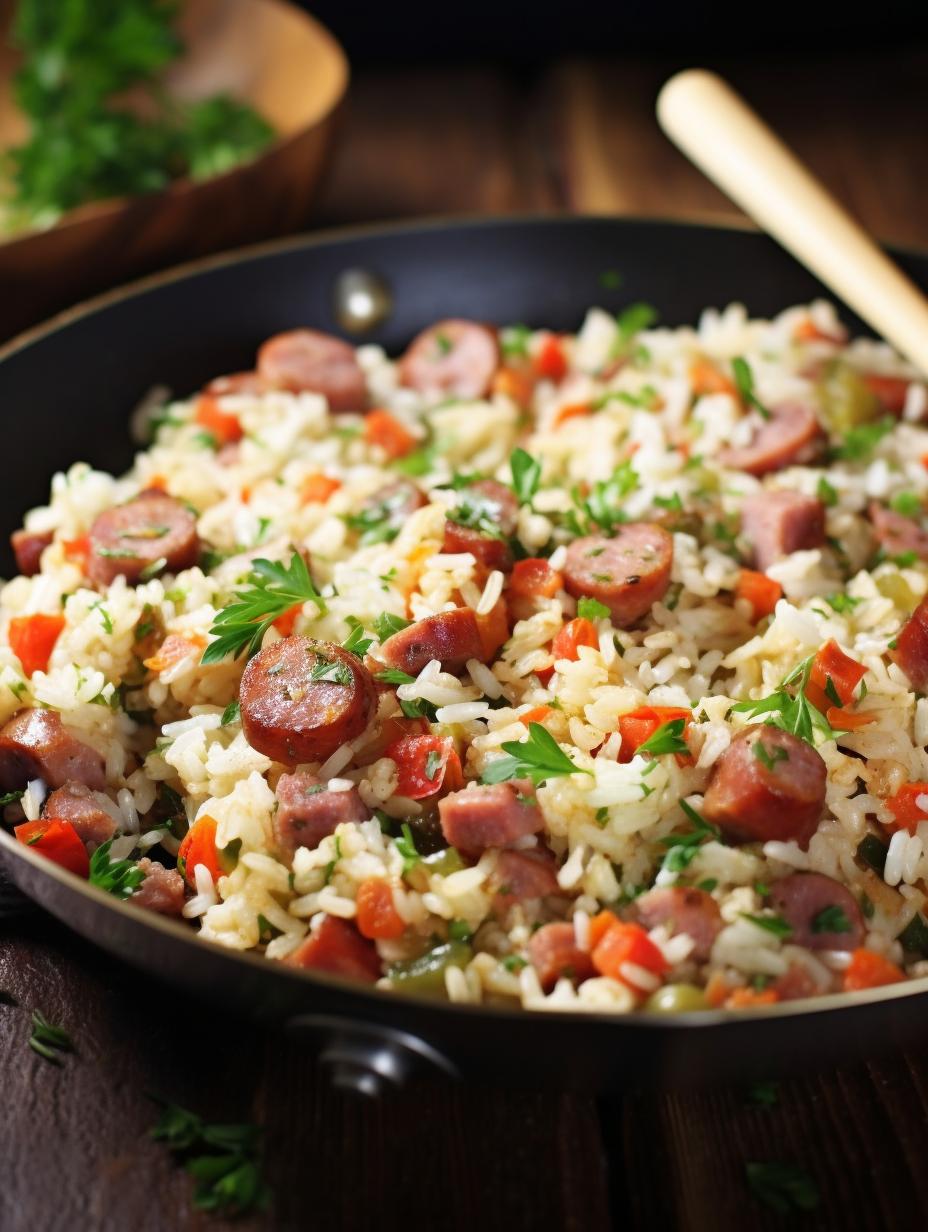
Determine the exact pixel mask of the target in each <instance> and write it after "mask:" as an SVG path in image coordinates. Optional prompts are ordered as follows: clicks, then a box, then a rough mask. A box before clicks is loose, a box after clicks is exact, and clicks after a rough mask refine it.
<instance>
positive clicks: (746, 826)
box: [703, 724, 826, 849]
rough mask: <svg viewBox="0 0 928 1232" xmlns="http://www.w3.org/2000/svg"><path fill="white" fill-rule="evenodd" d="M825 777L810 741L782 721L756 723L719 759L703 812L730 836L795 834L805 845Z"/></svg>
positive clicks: (761, 838) (752, 838)
mask: <svg viewBox="0 0 928 1232" xmlns="http://www.w3.org/2000/svg"><path fill="white" fill-rule="evenodd" d="M755 749H756V750H757V751H756V752H755ZM825 778H826V770H825V763H824V762H823V761H822V758H821V754H819V753H817V752H816V750H815V749H813V748H812V746H811V745H810V744H806V742H805V741H804V740H800V738H799V737H798V736H794V735H792V733H790V732H786V731H781V730H780V728H779V727H768V726H766V725H763V724H753V725H752V726H751V727H746V728H744V730H743V731H740V732H738V734H737V736H735V738H734V739H733V740H732V742H731V744H730V745H729V746H728V748H727V749H726V750H725V752H724V753H723V754H722V756H721V757H720V758H719V759H718V761H717V762H716V763H715V766H714V767H713V770H712V777H711V778H710V780H709V785H708V787H707V788H706V794H705V798H704V800H703V813H704V814H705V815H706V817H707V818H708V819H709V820H710V821H712V822H714V823H715V824H716V825H717V826H720V827H721V828H722V830H724V831H725V834H726V835H727V836H728V837H729V838H733V839H738V840H742V841H744V842H758V843H764V842H767V841H768V840H771V839H776V840H779V841H782V842H788V841H789V840H790V839H796V841H797V842H798V843H799V845H800V847H802V848H803V849H805V848H806V847H808V845H809V839H810V838H811V837H812V835H813V834H814V833H815V830H816V827H817V826H818V822H819V818H820V817H821V815H822V806H823V805H824V803H825Z"/></svg>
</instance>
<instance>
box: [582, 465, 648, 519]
mask: <svg viewBox="0 0 928 1232" xmlns="http://www.w3.org/2000/svg"><path fill="white" fill-rule="evenodd" d="M638 485H639V479H638V472H637V471H636V470H635V468H634V467H633V466H632V464H631V462H630V461H629V460H628V459H627V458H626V459H625V461H624V462H622V463H621V465H620V466H618V467H617V468H616V470H615V471H614V472H613V475H612V477H611V479H599V480H597V481H596V483H594V484H593V488H592V490H591V492H590V494H589V496H588V497H587V498H586V500H585V501H581V502H579V503H580V508H581V510H582V511H583V512H584V513H585V514H586V515H587V517H588V518H589V519H590V521H592V522H595V523H596V525H597V526H599V527H600V529H601V530H603V531H604V532H605V533H606V534H609V533H610V532H612V531H613V530H615V528H616V527H617V526H620V525H621V524H622V523H623V522H627V521H628V516H627V514H626V513H625V512H624V510H623V509H621V507H620V506H621V502H622V501H623V500H624V499H625V497H626V496H629V495H630V494H631V493H632V492H634V491H635V489H636V488H637V487H638Z"/></svg>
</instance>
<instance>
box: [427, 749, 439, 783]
mask: <svg viewBox="0 0 928 1232" xmlns="http://www.w3.org/2000/svg"><path fill="white" fill-rule="evenodd" d="M441 763H442V756H441V753H439V751H438V750H437V749H429V751H428V753H427V755H426V758H425V777H426V778H427V779H428V780H429V782H430V783H433V782H434V781H435V778H436V776H437V775H438V772H439V770H440V769H441Z"/></svg>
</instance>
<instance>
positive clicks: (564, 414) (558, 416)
mask: <svg viewBox="0 0 928 1232" xmlns="http://www.w3.org/2000/svg"><path fill="white" fill-rule="evenodd" d="M592 413H593V408H592V406H590V404H589V402H568V404H567V405H566V406H562V407H559V409H558V410H557V411H555V413H554V419H553V420H552V421H551V422H552V426H553V427H555V428H559V427H560V426H561V424H565V423H567V421H568V420H569V419H582V418H583V416H584V415H591V414H592Z"/></svg>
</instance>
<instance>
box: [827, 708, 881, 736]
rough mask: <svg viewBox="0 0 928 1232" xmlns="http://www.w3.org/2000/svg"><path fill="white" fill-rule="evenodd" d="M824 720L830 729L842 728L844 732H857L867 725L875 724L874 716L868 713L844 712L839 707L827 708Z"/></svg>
mask: <svg viewBox="0 0 928 1232" xmlns="http://www.w3.org/2000/svg"><path fill="white" fill-rule="evenodd" d="M825 718H826V719H827V720H828V722H829V723H830V724H831V726H832V727H834V728H835V729H838V728H843V729H844V731H858V730H859V729H860V728H861V727H866V726H867V724H868V723H875V722H876V715H875V714H873V713H872V712H870V711H863V712H862V713H858V712H857V711H856V710H845V709H844V708H843V707H841V706H829V707H828V709H827V710H826V711H825Z"/></svg>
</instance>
